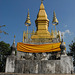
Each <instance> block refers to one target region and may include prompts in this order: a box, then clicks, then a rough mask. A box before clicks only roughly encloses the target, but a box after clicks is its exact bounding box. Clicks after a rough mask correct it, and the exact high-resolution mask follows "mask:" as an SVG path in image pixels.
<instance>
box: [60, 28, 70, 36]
mask: <svg viewBox="0 0 75 75" xmlns="http://www.w3.org/2000/svg"><path fill="white" fill-rule="evenodd" d="M62 34H63V37H66V35H67V34H68V35H71V32H70V30H69V29H67V30H65V31H64V32H60V35H62Z"/></svg>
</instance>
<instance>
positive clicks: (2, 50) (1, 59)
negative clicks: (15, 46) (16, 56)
mask: <svg viewBox="0 0 75 75" xmlns="http://www.w3.org/2000/svg"><path fill="white" fill-rule="evenodd" d="M10 54H11V49H10V44H7V43H5V42H3V41H1V42H0V72H4V71H5V64H6V58H7V56H8V55H10Z"/></svg>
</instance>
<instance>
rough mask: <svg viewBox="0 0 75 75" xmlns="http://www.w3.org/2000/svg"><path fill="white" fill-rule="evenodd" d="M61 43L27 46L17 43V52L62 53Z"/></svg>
mask: <svg viewBox="0 0 75 75" xmlns="http://www.w3.org/2000/svg"><path fill="white" fill-rule="evenodd" d="M60 44H61V43H51V44H41V45H36V44H26V43H21V42H19V43H17V51H22V52H29V53H41V52H42V53H44V52H57V51H61V49H60Z"/></svg>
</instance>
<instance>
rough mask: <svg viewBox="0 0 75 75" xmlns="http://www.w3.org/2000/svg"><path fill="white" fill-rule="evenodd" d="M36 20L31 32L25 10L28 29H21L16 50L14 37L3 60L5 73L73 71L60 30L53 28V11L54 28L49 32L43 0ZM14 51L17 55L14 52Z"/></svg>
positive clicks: (56, 21)
mask: <svg viewBox="0 0 75 75" xmlns="http://www.w3.org/2000/svg"><path fill="white" fill-rule="evenodd" d="M35 23H36V31H34V29H33V30H32V32H29V30H28V27H29V26H31V21H30V14H29V9H28V14H27V18H26V21H25V25H26V26H27V31H24V32H23V42H18V43H17V49H16V46H15V39H14V42H13V45H12V47H11V50H12V54H11V55H10V56H9V57H8V58H7V60H6V69H5V72H13V73H26V74H28V73H29V74H50V73H52V74H53V73H54V74H56V73H61V74H62V73H73V70H74V69H73V61H72V57H71V56H67V54H66V46H65V42H63V38H62V39H61V35H60V31H57V30H56V26H57V25H58V20H57V18H56V14H55V11H54V12H53V21H52V25H54V26H55V30H53V29H51V32H49V31H48V27H49V19H48V18H47V14H46V11H45V8H44V5H43V0H41V5H40V9H39V12H38V15H37V19H36V20H35ZM16 50H17V54H15V52H16ZM9 68H10V69H9Z"/></svg>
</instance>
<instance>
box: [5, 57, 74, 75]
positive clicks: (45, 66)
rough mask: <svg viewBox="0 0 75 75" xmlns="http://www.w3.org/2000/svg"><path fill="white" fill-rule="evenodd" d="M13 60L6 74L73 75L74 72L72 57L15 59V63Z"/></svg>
mask: <svg viewBox="0 0 75 75" xmlns="http://www.w3.org/2000/svg"><path fill="white" fill-rule="evenodd" d="M10 59H12V58H10ZM10 59H9V60H10ZM13 59H14V58H13ZM13 59H12V60H10V61H8V63H7V64H8V66H7V68H6V69H7V71H6V73H12V72H13V73H22V74H23V73H24V74H71V73H73V72H74V68H73V61H72V57H71V56H61V59H60V60H16V59H15V60H14V61H13Z"/></svg>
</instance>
